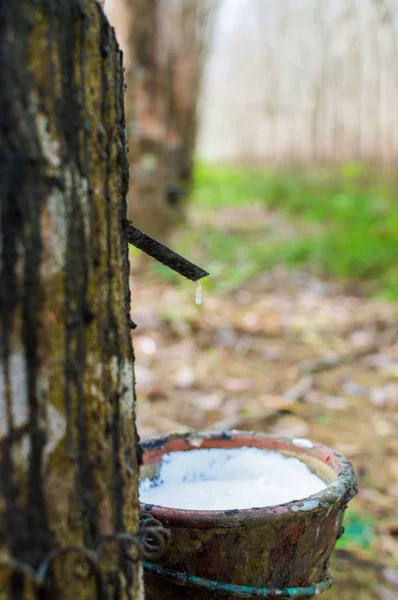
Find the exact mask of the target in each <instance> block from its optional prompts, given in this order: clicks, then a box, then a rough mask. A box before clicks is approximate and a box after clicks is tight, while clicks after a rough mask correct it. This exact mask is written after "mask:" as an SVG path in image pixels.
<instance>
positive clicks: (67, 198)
mask: <svg viewBox="0 0 398 600" xmlns="http://www.w3.org/2000/svg"><path fill="white" fill-rule="evenodd" d="M0 35H1V40H2V41H1V44H2V45H1V54H0V89H1V95H0V200H1V203H0V252H1V254H0V336H1V337H0V410H1V414H0V438H1V445H0V480H1V485H0V559H1V561H7V560H9V559H11V558H12V559H17V560H19V561H24V562H25V563H28V564H29V565H31V566H32V567H34V568H37V567H38V565H39V563H40V561H41V560H42V559H43V558H44V556H45V555H46V553H48V552H49V551H50V550H52V549H55V548H61V547H65V546H67V545H68V544H73V545H78V546H81V545H84V546H87V547H88V548H91V549H93V548H95V547H96V545H98V544H99V542H100V540H101V539H102V538H103V537H104V536H106V535H110V534H113V533H115V532H122V531H123V532H129V533H135V531H136V529H137V526H138V499H137V472H138V466H137V457H136V451H135V448H136V442H137V439H136V433H135V422H134V384H133V355H132V347H131V338H130V324H129V304H130V298H129V287H128V272H129V263H128V251H127V243H126V239H125V232H124V217H125V215H126V194H127V186H128V164H127V155H126V138H125V123H124V111H123V91H124V83H123V72H122V64H121V54H120V52H119V50H118V47H117V44H116V42H115V38H114V35H113V32H112V29H111V27H110V26H109V24H108V22H107V21H106V18H105V17H104V15H103V12H102V9H101V8H100V7H99V5H98V4H97V3H95V2H91V1H89V0H35V1H33V0H15V1H14V2H3V3H0ZM108 555H109V556H108ZM111 555H112V556H111ZM77 561H78V562H79V563H82V562H83V564H84V559H82V557H81V556H77ZM103 562H104V564H103V565H102V566H103V570H104V571H105V572H106V573H107V580H108V586H107V587H108V591H109V593H110V597H112V598H114V599H122V598H123V599H127V598H128V599H136V598H139V597H141V590H140V577H139V573H138V566H137V565H131V563H127V561H126V559H124V558H123V557H122V555H121V554H120V549H119V548H118V547H117V546H116V544H115V548H113V545H112V549H111V548H110V549H109V552H107V553H106V555H104V561H103ZM75 567H76V560H72V558H71V556H70V555H65V556H63V557H59V558H57V559H56V560H55V561H54V563H53V577H49V578H48V579H47V583H48V585H50V592H49V595H48V596H47V595H46V598H47V597H48V598H65V599H73V600H81V599H83V598H84V599H89V598H90V599H92V598H95V597H96V595H95V593H94V583H93V580H94V577H89V578H88V579H84V578H79V577H78V576H77V575H76V573H75ZM0 575H1V579H0V584H1V586H2V587H1V589H0V596H1V597H2V598H4V597H7V598H13V599H14V598H15V599H16V600H19V599H22V598H24V599H25V598H32V597H35V596H34V595H32V594H31V593H30V592H29V586H28V584H26V582H25V584H26V585H22V584H21V577H20V576H14V577H10V578H9V581H8V584H6V583H5V582H4V579H3V577H2V576H3V570H2V571H1V573H0ZM6 586H8V591H6V589H5V588H6ZM2 594H3V595H2ZM40 597H41V598H42V597H43V596H40Z"/></svg>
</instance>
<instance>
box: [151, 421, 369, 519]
mask: <svg viewBox="0 0 398 600" xmlns="http://www.w3.org/2000/svg"><path fill="white" fill-rule="evenodd" d="M221 442H222V443H223V444H224V445H217V444H218V443H221ZM237 442H239V444H237ZM240 442H242V443H240ZM256 442H257V443H262V444H263V445H262V446H258V445H256ZM228 444H229V445H228ZM234 444H235V445H234ZM173 446H177V447H176V448H173ZM184 446H185V447H184ZM241 446H253V447H257V448H258V447H260V448H263V449H270V450H277V451H278V450H280V451H283V450H284V451H285V452H287V453H289V452H291V453H292V454H294V455H296V456H297V457H298V458H299V457H300V455H301V456H303V457H304V456H307V457H310V458H312V459H315V460H318V461H319V462H321V463H323V464H324V465H326V466H327V467H329V468H330V469H331V470H332V471H333V472H334V473H335V475H336V479H335V480H334V481H332V482H331V483H329V484H327V485H326V487H325V488H324V489H323V490H321V491H320V492H317V493H316V494H312V495H310V496H307V497H306V498H303V499H300V500H291V501H289V502H285V503H284V504H278V505H274V506H262V507H252V508H239V509H238V508H236V509H229V510H202V509H201V510H196V509H185V508H175V507H167V506H161V505H157V504H148V503H144V502H140V503H139V505H140V510H141V512H147V513H148V512H150V513H151V515H152V516H153V517H155V518H156V519H159V520H160V521H161V522H162V523H164V524H166V525H172V526H175V527H189V528H191V527H197V528H200V529H202V528H208V527H221V528H225V527H236V526H239V525H249V524H250V523H255V524H257V523H259V522H260V521H263V520H269V519H275V518H276V517H278V516H279V517H282V518H291V517H292V516H293V515H295V517H296V518H298V517H299V515H300V514H301V515H302V516H304V514H303V513H307V514H308V513H309V512H313V513H315V512H322V513H326V514H329V513H330V511H331V510H332V509H333V508H336V510H338V509H340V508H343V507H344V508H345V507H346V505H347V504H348V502H349V501H350V500H351V499H352V498H353V497H354V496H355V495H356V493H357V491H358V486H357V482H356V477H355V473H354V469H353V466H352V464H351V462H350V461H349V460H348V459H347V458H346V457H345V456H343V455H342V454H340V453H338V452H335V451H334V450H332V449H331V448H329V447H328V446H325V445H323V444H319V443H317V442H313V441H312V440H303V439H302V438H286V437H282V436H274V435H272V434H267V433H263V432H257V431H238V430H232V431H204V432H201V431H189V432H182V433H181V432H179V433H172V434H165V435H160V436H157V437H154V438H150V439H148V440H144V441H142V442H141V447H142V450H143V460H144V464H145V456H150V457H153V456H154V457H155V460H156V457H159V458H160V456H161V455H162V454H165V453H167V452H173V451H174V452H175V451H178V450H186V451H189V450H197V449H200V448H217V447H220V448H225V447H229V448H238V447H241ZM148 464H150V463H148Z"/></svg>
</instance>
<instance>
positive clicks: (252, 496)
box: [140, 447, 327, 510]
mask: <svg viewBox="0 0 398 600" xmlns="http://www.w3.org/2000/svg"><path fill="white" fill-rule="evenodd" d="M326 485H327V484H326V483H325V482H324V481H322V480H321V479H320V478H319V477H318V476H317V475H315V474H314V473H312V472H311V471H310V470H309V468H308V467H307V466H306V465H305V464H304V463H303V462H301V461H300V460H298V459H297V458H290V457H286V456H284V455H283V454H280V453H279V452H275V451H270V450H260V449H259V448H249V447H243V448H237V449H231V450H228V449H221V448H214V449H213V448H212V449H203V450H190V451H187V452H170V453H169V454H165V455H163V457H162V460H161V464H160V468H159V470H158V473H157V476H156V478H155V479H152V480H151V479H144V480H143V481H142V482H141V483H140V500H141V502H144V503H147V504H158V505H160V506H167V507H173V508H186V509H194V510H228V509H234V508H252V507H260V506H274V505H277V504H283V503H284V502H290V501H291V500H302V499H303V498H307V497H308V496H310V495H312V494H315V493H317V492H320V491H321V490H323V489H324V488H325V487H326Z"/></svg>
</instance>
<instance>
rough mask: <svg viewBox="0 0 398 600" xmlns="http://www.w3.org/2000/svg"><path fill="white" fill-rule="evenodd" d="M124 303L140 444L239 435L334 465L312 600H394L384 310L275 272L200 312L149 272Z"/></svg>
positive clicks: (390, 391) (390, 330) (391, 354)
mask: <svg viewBox="0 0 398 600" xmlns="http://www.w3.org/2000/svg"><path fill="white" fill-rule="evenodd" d="M227 217H228V215H227V214H226V215H225V218H224V224H225V223H226V224H225V228H226V235H227V232H228V227H233V226H234V222H235V219H234V218H233V217H231V215H230V217H231V218H230V219H229V220H228V218H227ZM204 218H205V217H204ZM206 218H207V217H206ZM276 218H277V219H278V227H280V222H279V220H280V217H279V216H277V217H276ZM221 220H222V219H221ZM231 220H232V225H231ZM192 222H194V223H195V227H196V228H197V227H198V226H199V227H200V226H201V221H200V216H199V217H198V215H197V214H193V217H192ZM256 223H258V215H257V214H256V213H255V211H253V227H255V225H256ZM246 224H247V223H246ZM285 229H286V230H287V231H290V229H291V224H290V223H285ZM184 235H186V231H185V233H184ZM176 239H177V241H178V237H177V238H176ZM174 247H175V245H174ZM176 249H177V250H178V248H176ZM201 266H203V267H206V265H201ZM132 299H133V307H132V319H133V320H134V322H135V323H136V324H137V329H136V330H135V331H134V333H133V342H134V350H135V355H136V380H137V392H138V424H139V432H140V434H141V437H142V438H147V437H150V436H153V435H156V434H160V433H168V432H173V431H178V430H186V429H189V428H192V429H196V430H211V429H221V428H223V429H224V428H225V429H228V428H234V429H250V430H256V431H266V432H271V433H275V434H282V435H286V436H293V437H308V438H310V439H313V440H315V441H318V442H321V443H324V444H327V445H328V446H331V447H332V448H334V449H336V450H337V451H339V452H341V453H343V454H345V455H346V456H347V457H348V458H349V459H350V460H351V461H352V462H353V464H354V467H355V470H356V473H357V477H358V482H359V486H360V490H359V494H358V496H357V497H356V498H355V499H354V500H353V501H352V502H351V503H350V508H349V510H348V511H347V519H346V534H345V536H344V537H343V538H342V540H341V541H340V542H339V543H338V548H337V550H336V552H335V556H334V560H333V565H332V573H333V576H334V586H333V588H332V590H331V591H329V592H326V593H325V594H324V595H323V596H322V597H323V598H325V600H337V599H339V600H354V599H355V600H370V599H375V600H377V599H380V600H381V599H383V600H393V599H395V600H396V599H398V436H397V433H398V410H397V409H398V343H397V337H398V336H395V334H394V331H395V329H396V328H397V324H398V304H392V303H387V302H384V301H379V300H374V299H369V298H367V297H366V296H364V295H363V294H362V293H361V290H360V289H359V288H357V287H356V286H355V285H350V286H347V285H342V284H340V283H338V282H334V281H324V280H321V279H319V278H317V277H314V276H312V275H309V274H307V273H304V272H298V271H291V270H288V269H285V268H284V267H278V268H276V269H274V270H273V272H266V273H262V274H260V275H258V276H256V277H254V278H253V279H251V280H250V281H248V282H247V283H245V284H244V285H241V286H239V288H235V289H233V290H231V291H229V292H227V293H225V292H224V293H221V292H219V293H217V292H214V291H213V292H206V293H205V294H204V297H203V303H202V305H201V306H196V304H195V286H194V284H192V287H191V286H186V285H185V286H183V287H181V286H178V285H176V284H175V283H170V282H168V281H166V280H164V279H163V278H161V277H159V276H157V275H155V274H154V273H153V272H150V271H149V272H146V273H144V274H142V273H141V274H140V275H134V276H133V278H132ZM341 357H344V359H345V360H344V361H343V363H342V364H339V365H336V358H337V359H339V358H341ZM312 361H316V362H315V367H317V368H318V370H317V369H316V368H315V370H314V363H313V362H312ZM319 361H321V362H319ZM337 362H338V361H337ZM326 363H329V364H328V365H327V364H326ZM327 366H329V367H330V368H327ZM311 370H314V372H312V373H308V371H311Z"/></svg>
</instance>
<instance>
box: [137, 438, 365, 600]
mask: <svg viewBox="0 0 398 600" xmlns="http://www.w3.org/2000/svg"><path fill="white" fill-rule="evenodd" d="M242 446H253V447H256V448H263V449H268V450H276V451H278V452H281V453H283V454H285V455H287V456H294V457H297V458H299V459H300V460H302V461H303V462H305V463H306V464H307V466H308V467H309V468H310V469H311V470H312V471H313V472H314V473H315V474H317V475H318V476H319V477H320V478H321V479H323V481H325V483H327V484H328V485H327V486H326V488H325V489H324V490H322V491H321V492H319V493H317V494H314V495H312V496H310V497H308V498H306V499H304V500H296V501H292V502H288V503H286V504H281V505H278V506H272V507H259V508H249V509H239V510H238V509H235V510H225V511H220V510H216V511H213V510H211V511H210V510H185V509H178V508H166V507H162V506H155V505H149V504H142V503H141V511H146V512H150V513H151V514H152V515H153V516H154V517H155V518H156V519H159V521H161V522H162V523H163V524H164V525H165V526H166V527H169V528H170V529H171V534H172V535H171V544H170V546H169V548H168V550H167V552H166V553H165V555H164V556H163V557H162V558H161V559H160V560H159V561H157V563H158V564H161V565H162V566H163V567H166V568H169V569H173V570H175V571H179V572H183V573H186V574H189V575H195V576H197V577H203V578H205V579H212V580H216V581H220V582H222V583H233V584H235V585H246V586H248V585H250V586H255V587H278V588H281V587H296V586H299V587H305V586H308V585H311V584H312V583H316V582H319V581H321V580H322V579H323V578H324V577H325V575H326V571H327V568H328V564H329V560H330V556H331V553H332V551H333V549H334V547H335V543H336V540H337V539H338V538H339V537H340V535H341V534H342V521H343V516H344V511H345V509H346V507H347V504H348V502H349V501H350V500H351V498H352V497H353V496H354V495H355V494H356V492H357V485H356V480H355V474H354V471H353V468H352V466H351V463H350V462H349V461H348V460H347V459H346V458H344V457H343V456H342V455H341V454H338V453H336V452H333V451H332V450H331V449H330V448H327V447H326V446H323V445H321V444H316V443H312V442H307V441H305V440H304V441H303V440H288V439H285V438H279V437H273V436H270V435H266V434H262V433H257V432H239V431H231V432H217V433H194V434H192V433H191V434H176V435H170V436H162V437H159V438H155V439H152V440H148V441H146V442H143V443H142V447H143V450H144V466H143V467H142V476H144V477H145V476H146V475H147V474H148V472H149V471H151V465H152V467H153V465H154V463H157V462H158V461H159V460H160V458H161V456H162V455H163V454H166V453H168V452H175V451H181V450H184V451H189V450H193V449H198V448H239V447H242ZM177 502H178V500H177V499H176V503H177ZM212 597H213V598H214V597H217V596H214V595H213V596H212ZM146 598H147V600H155V598H156V600H162V599H163V598H170V599H171V598H173V599H174V600H178V599H180V598H181V599H182V598H184V599H185V600H188V599H192V600H194V599H195V600H199V599H204V598H210V596H208V595H206V593H205V592H204V591H202V590H200V591H198V590H194V589H189V588H182V587H179V586H177V585H175V584H173V583H172V582H171V581H165V580H164V579H160V578H158V577H156V576H154V575H146ZM223 598H226V596H223Z"/></svg>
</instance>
